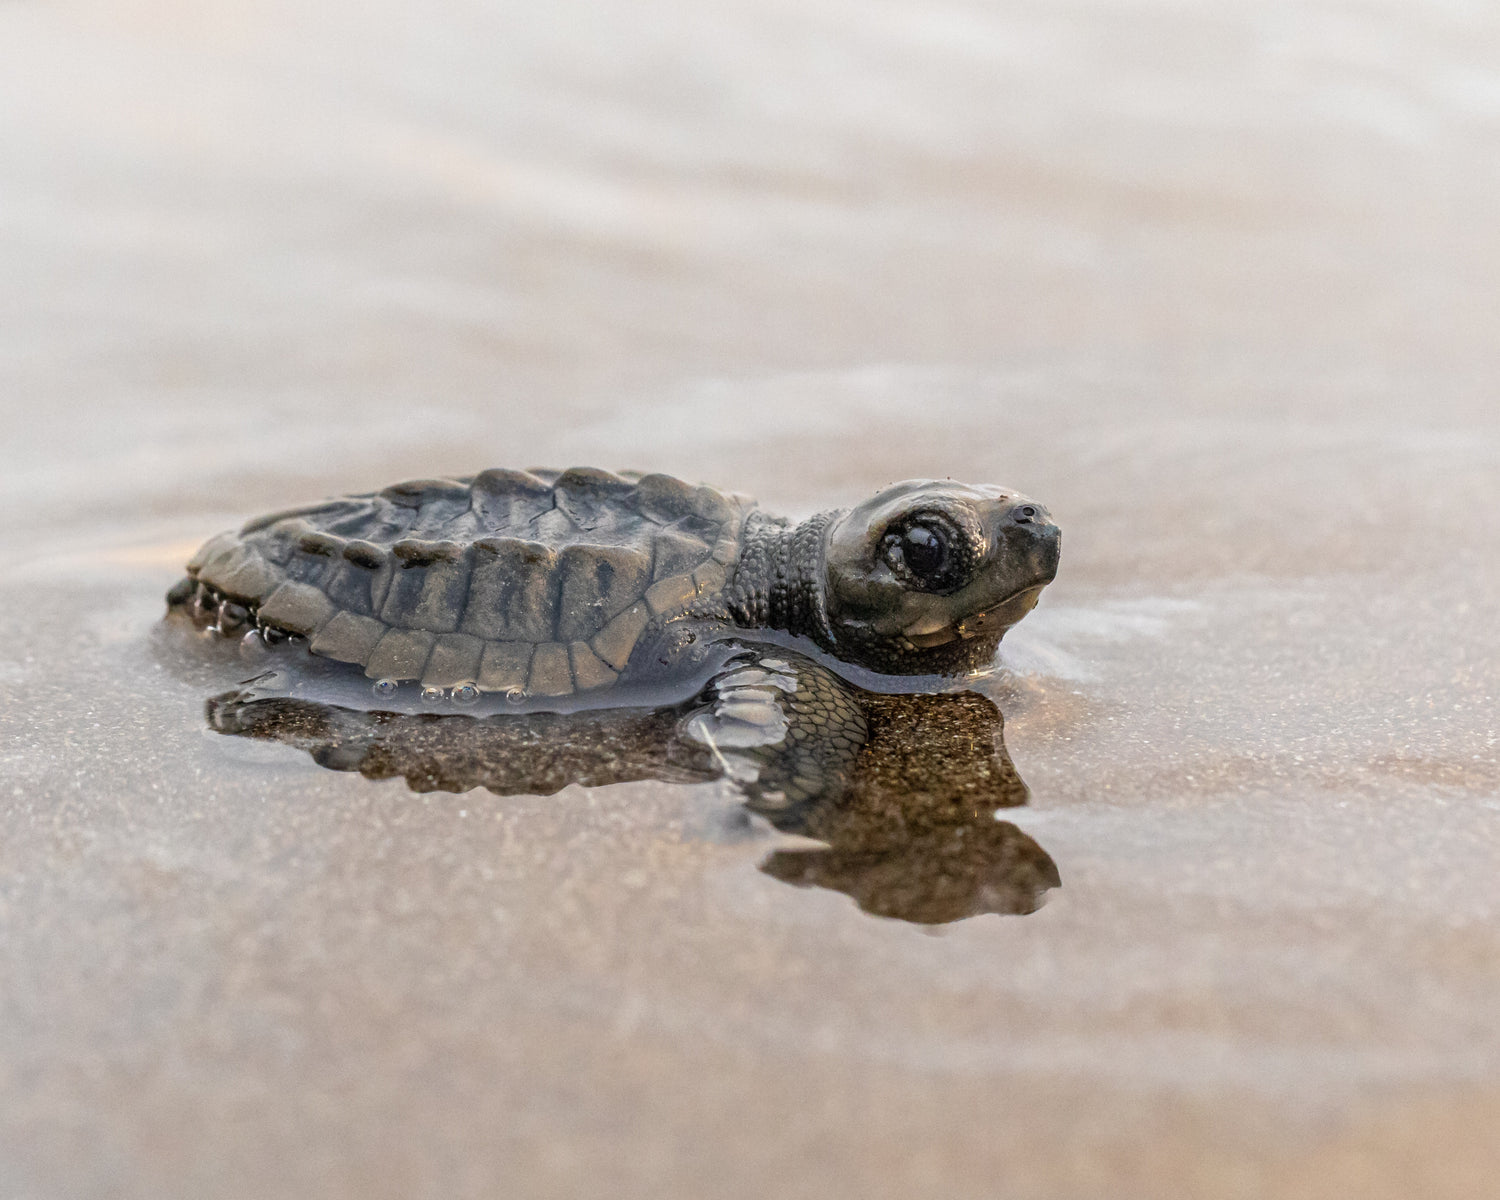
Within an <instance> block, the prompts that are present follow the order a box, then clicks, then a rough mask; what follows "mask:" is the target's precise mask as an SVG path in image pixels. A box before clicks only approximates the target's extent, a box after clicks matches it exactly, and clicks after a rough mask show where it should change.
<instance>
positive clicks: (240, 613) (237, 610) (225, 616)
mask: <svg viewBox="0 0 1500 1200" xmlns="http://www.w3.org/2000/svg"><path fill="white" fill-rule="evenodd" d="M249 616H250V613H249V611H248V610H247V609H246V608H245V606H244V605H243V604H236V603H235V602H234V601H233V600H225V601H222V602H221V603H220V604H219V632H220V633H222V634H223V635H224V636H225V637H230V636H232V635H234V634H236V633H238V632H239V631H240V630H241V629H243V628H244V625H245V621H246V620H247V619H248V618H249Z"/></svg>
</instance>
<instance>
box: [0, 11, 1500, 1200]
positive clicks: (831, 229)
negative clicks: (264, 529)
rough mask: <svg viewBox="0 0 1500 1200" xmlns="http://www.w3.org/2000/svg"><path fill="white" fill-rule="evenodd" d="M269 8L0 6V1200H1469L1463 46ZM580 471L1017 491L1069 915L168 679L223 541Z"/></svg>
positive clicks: (1485, 160)
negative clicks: (542, 1199)
mask: <svg viewBox="0 0 1500 1200" xmlns="http://www.w3.org/2000/svg"><path fill="white" fill-rule="evenodd" d="M304 8H305V6H304V7H302V8H299V7H293V6H277V5H270V6H267V5H261V6H257V7H254V8H251V7H248V6H243V5H236V4H230V3H213V4H207V5H205V4H201V3H200V4H196V5H192V6H187V5H176V4H171V3H165V2H160V0H150V2H146V0H141V2H132V3H126V4H112V5H108V6H106V5H98V4H90V3H64V4H49V5H45V6H44V5H38V4H30V3H24V2H22V3H13V4H10V5H7V6H4V7H0V278H3V279H4V280H5V281H6V284H7V286H5V287H4V288H3V289H0V385H3V386H0V404H3V406H4V428H5V431H6V448H7V450H9V451H10V453H9V454H8V455H7V470H6V472H5V473H4V475H3V476H0V500H3V504H4V507H5V511H6V514H7V517H8V519H7V520H6V521H5V522H4V523H3V527H0V545H3V549H4V551H5V555H6V561H7V562H8V564H9V569H8V570H7V571H6V572H5V573H4V576H3V577H0V689H3V695H4V698H5V703H4V705H3V708H0V797H3V798H4V800H5V803H4V805H3V808H0V822H3V824H0V947H3V951H0V959H3V961H4V963H5V964H6V969H5V972H4V984H3V986H0V1086H3V1088H4V1096H5V1103H4V1105H3V1106H0V1192H4V1193H5V1194H7V1195H16V1196H26V1197H33V1196H37V1197H40V1196H55V1195H67V1196H106V1195H107V1196H119V1195H132V1196H134V1195H139V1196H148V1195H149V1196H164V1195H183V1196H188V1195H192V1196H201V1195H215V1196H239V1195H245V1196H257V1197H260V1196H265V1195H268V1194H279V1193H286V1194H304V1195H305V1194H326V1195H351V1196H353V1195H359V1196H384V1195H390V1196H397V1195H400V1196H412V1195H433V1196H437V1195H441V1196H455V1195H491V1194H495V1192H496V1191H497V1190H504V1191H506V1192H507V1193H509V1194H523V1195H538V1196H540V1195H579V1194H599V1195H602V1194H611V1195H645V1194H651V1195H663V1194H665V1195H683V1196H697V1195H704V1194H715V1195H746V1196H748V1195H764V1194H778V1195H787V1196H798V1195H808V1196H812V1195H818V1196H835V1195H849V1196H860V1197H868V1196H881V1195H890V1196H909V1195H914V1194H927V1193H937V1192H939V1191H941V1192H942V1193H944V1194H949V1195H956V1196H990V1195H995V1194H998V1193H1002V1192H1003V1193H1004V1194H1005V1195H1008V1196H1017V1197H1026V1196H1044V1195H1045V1196H1058V1195H1065V1196H1067V1195H1079V1196H1090V1195H1110V1196H1118V1197H1131V1196H1142V1197H1145V1196H1156V1195H1161V1194H1166V1193H1170V1194H1173V1195H1193V1196H1200V1195H1201V1196H1212V1197H1220V1196H1234V1197H1239V1196H1259V1195H1276V1196H1286V1197H1298V1196H1322V1195H1330V1194H1357V1195H1360V1196H1364V1197H1381V1196H1408V1195H1412V1194H1420V1195H1423V1196H1481V1195H1488V1194H1489V1192H1490V1191H1491V1190H1492V1180H1493V1178H1494V1176H1495V1172H1496V1170H1497V1168H1500V1162H1497V1158H1496V1151H1495V1150H1494V1149H1493V1148H1492V1145H1491V1142H1492V1138H1491V1136H1490V1135H1491V1131H1492V1129H1493V1127H1494V1124H1495V1121H1496V1119H1497V1118H1500V1083H1497V1079H1500V1028H1497V1019H1496V1017H1495V1009H1496V1006H1495V1002H1494V997H1495V995H1496V992H1497V985H1500V883H1497V871H1496V868H1497V865H1500V756H1497V750H1496V731H1495V722H1494V717H1493V710H1494V695H1495V692H1494V688H1495V686H1496V685H1495V680H1496V678H1497V668H1500V632H1497V631H1500V619H1497V618H1500V611H1497V610H1500V553H1497V551H1500V544H1497V542H1500V535H1497V532H1496V523H1495V521H1494V519H1493V514H1494V512H1495V511H1496V508H1497V505H1500V406H1497V404H1496V401H1495V395H1496V384H1497V376H1500V367H1497V363H1496V360H1495V356H1494V352H1493V347H1494V345H1495V344H1496V335H1497V333H1500V328H1497V326H1500V312H1497V302H1496V299H1495V298H1496V296H1497V295H1500V288H1497V286H1496V285H1497V283H1500V238H1497V236H1496V234H1495V232H1494V230H1495V225H1494V222H1493V221H1492V220H1491V219H1490V215H1491V214H1492V213H1493V211H1494V208H1495V202H1496V200H1497V198H1500V197H1497V191H1500V187H1497V184H1500V180H1497V167H1496V163H1497V162H1500V158H1497V156H1496V154H1495V153H1494V151H1495V146H1496V141H1497V137H1500V125H1497V122H1500V74H1497V72H1496V65H1495V64H1496V62H1497V61H1500V60H1497V51H1500V18H1497V17H1496V16H1495V15H1493V14H1492V13H1491V12H1490V10H1489V9H1488V8H1486V7H1484V6H1480V5H1472V4H1467V3H1459V2H1456V0H1455V2H1452V3H1425V4H1422V5H1416V4H1401V3H1396V2H1394V0H1384V2H1376V0H1369V2H1367V3H1361V4H1352V5H1351V4H1339V5H1334V4H1331V3H1327V4H1325V3H1312V4H1306V3H1302V4H1296V5H1291V4H1286V5H1281V4H1270V5H1267V4H1255V5H1251V4H1248V3H1238V2H1236V3H1230V2H1229V0H1218V2H1216V3H1213V4H1208V5H1200V6H1195V7H1191V8H1187V7H1183V6H1181V5H1177V4H1172V3H1167V2H1166V0H1128V2H1126V3H1123V4H1109V5H1105V4H1100V3H1096V2H1094V0H1079V2H1077V3H1066V4H1047V5H1037V4H1026V3H1005V4H1000V5H980V4H970V3H965V2H963V0H959V2H957V3H952V4H946V5H938V6H933V5H920V6H919V5H915V4H905V3H897V2H893V3H886V4H875V5H852V4H845V3H839V2H834V0H829V2H826V3H818V4H814V5H809V4H806V3H802V4H795V5H794V4H790V3H780V2H773V3H764V2H762V3H757V4H754V5H751V4H739V3H732V2H730V3H722V4H714V5H710V6H706V7H705V6H703V5H696V6H693V5H683V4H678V3H672V2H669V0H653V2H651V3H645V4H640V5H632V6H629V7H620V8H616V9H613V10H608V9H606V10H599V9H596V8H594V7H592V6H586V5H576V4H570V3H561V4H551V5H546V6H519V5H504V4H492V5H479V4H460V5H454V6H450V8H449V9H447V10H446V11H445V12H443V13H442V14H438V15H433V14H422V15H418V14H416V13H415V12H407V11H404V10H400V9H398V8H397V7H395V6H387V5H382V4H378V3H377V4H374V5H368V4H367V5H363V6H361V7H360V8H359V9H358V10H357V11H356V10H354V9H352V8H349V7H347V6H341V5H337V4H334V5H329V4H323V5H318V6H313V8H314V11H304ZM570 463H595V464H598V465H603V466H619V467H632V466H633V467H646V468H651V469H660V470H666V471H672V472H675V473H677V474H681V475H685V476H687V477H690V478H694V479H703V480H706V481H709V482H712V483H716V484H720V485H723V486H726V487H732V488H736V489H740V490H744V491H748V492H751V493H753V494H755V495H757V496H759V497H760V498H761V500H762V502H763V503H764V504H765V505H766V506H767V507H769V508H771V509H772V510H781V511H787V512H793V513H805V512H811V511H815V510H816V509H818V508H820V507H823V506H826V505H830V504H840V503H848V502H850V501H852V500H854V499H856V498H858V497H859V496H861V495H863V494H865V493H867V492H868V491H870V490H873V489H874V488H876V487H878V486H880V485H882V484H884V483H886V482H888V481H890V480H892V479H896V478H902V477H909V476H918V475H932V476H938V477H941V476H952V477H955V478H959V479H969V480H990V481H996V482H1003V483H1006V484H1009V485H1012V486H1015V487H1018V488H1020V489H1022V490H1024V491H1026V492H1028V493H1030V494H1032V495H1035V496H1038V497H1039V498H1041V499H1043V500H1045V501H1046V503H1047V504H1048V505H1049V507H1050V508H1051V509H1052V511H1053V512H1054V514H1055V515H1056V516H1057V518H1058V520H1059V522H1060V523H1061V524H1062V526H1063V528H1064V530H1065V534H1066V542H1065V553H1064V560H1063V570H1062V573H1061V575H1060V577H1059V579H1058V581H1057V582H1056V583H1055V584H1054V585H1053V586H1052V587H1051V588H1049V589H1048V591H1047V593H1046V594H1045V595H1044V597H1043V601H1042V604H1041V606H1040V607H1039V608H1038V610H1037V611H1036V612H1035V613H1033V614H1032V615H1031V616H1029V617H1028V618H1027V619H1026V621H1025V622H1023V623H1022V624H1021V625H1020V626H1019V627H1017V629H1016V630H1015V631H1014V632H1013V633H1012V634H1011V635H1009V636H1008V638H1007V640H1006V643H1005V646H1004V648H1003V652H1002V658H1003V660H1004V663H1005V665H1006V667H1007V672H1006V673H1004V674H1002V675H999V676H997V677H995V678H994V679H992V680H991V681H989V682H987V683H986V684H984V685H983V690H984V691H985V693H986V694H987V695H988V696H989V697H990V698H991V699H992V700H994V701H995V702H996V703H997V704H998V706H999V709H1000V710H1001V711H1002V712H1003V713H1004V714H1005V744H1006V746H1007V747H1008V750H1009V753H1010V755H1011V756H1013V758H1014V760H1015V764H1016V767H1017V769H1018V771H1019V773H1020V776H1021V777H1022V778H1023V779H1024V780H1025V781H1026V783H1027V784H1028V785H1029V787H1030V790H1031V802H1030V804H1029V805H1028V806H1026V807H1025V808H1021V809H1015V810H1011V811H1010V812H1008V813H1007V819H1008V820H1010V821H1012V822H1013V824H1014V826H1015V827H1016V828H1017V829H1018V830H1019V831H1020V832H1021V834H1023V835H1024V836H1025V837H1026V838H1028V839H1030V840H1031V841H1032V842H1033V843H1034V844H1036V845H1038V846H1040V847H1042V848H1044V850H1045V852H1046V854H1047V855H1049V856H1050V858H1051V860H1052V861H1053V862H1055V864H1056V867H1057V870H1058V873H1059V875H1060V877H1061V879H1062V886H1061V887H1059V888H1055V889H1053V890H1051V891H1049V892H1048V893H1047V895H1046V901H1047V902H1046V904H1045V905H1044V906H1043V907H1041V908H1040V909H1039V911H1037V912H1035V913H1033V914H1032V915H1029V916H1024V917H1020V916H998V915H986V916H981V917H976V918H973V919H969V920H965V921H960V922H957V923H955V924H952V925H948V926H944V927H943V929H944V930H945V932H943V934H942V936H929V935H927V934H924V933H923V932H922V931H921V930H919V929H918V928H916V927H914V926H912V925H910V924H907V923H903V922H901V921H897V920H890V919H882V918H877V917H873V916H871V915H869V914H867V913H866V912H863V911H861V909H860V908H859V907H858V905H857V904H856V903H855V901H854V900H852V899H850V898H849V897H848V896H846V895H844V894H841V893H840V892H838V891H837V890H835V889H831V888H826V887H825V888H793V887H788V886H786V884H785V883H784V882H783V881H781V880H779V879H777V878H773V877H772V876H771V875H770V874H768V873H766V872H764V871H761V870H759V869H758V867H759V865H760V864H761V863H762V862H763V861H765V860H766V858H767V855H768V854H773V853H775V852H777V850H778V849H793V848H801V849H803V850H805V849H807V848H808V846H807V843H805V842H802V841H787V842H783V841H781V840H778V839H781V838H783V837H784V836H785V835H782V834H776V833H767V832H764V831H762V833H761V834H760V835H758V836H750V837H730V836H724V835H723V834H722V832H721V831H720V830H719V829H718V827H717V826H716V825H715V823H714V819H713V814H715V813H717V812H720V811H721V810H722V804H721V803H720V802H721V801H722V799H723V797H722V795H721V794H720V793H719V792H717V791H715V790H714V789H715V788H716V787H718V785H716V784H714V783H702V784H692V783H674V784H663V783H659V782H651V781H646V780H640V781H635V782H623V783H618V784H610V785H607V786H601V787H596V788H590V789H582V788H577V787H571V788H567V789H564V790H563V791H562V792H560V793H558V794H557V795H555V796H550V797H527V796H514V797H507V798H503V799H502V798H498V797H495V796H492V795H490V794H489V793H487V792H484V791H474V792H468V793H463V794H445V793H431V794H422V795H418V794H414V793H412V792H411V791H409V790H408V789H407V788H406V787H405V785H404V784H402V783H400V782H397V781H390V782H385V783H376V782H371V781H370V780H367V779H365V778H363V777H361V776H360V775H358V774H355V773H350V772H335V771H327V770H323V769H321V768H319V767H318V766H316V765H315V764H314V763H313V762H312V761H311V760H310V759H309V758H308V756H307V755H306V754H305V753H303V752H302V751H300V750H296V749H293V748H289V747H284V746H276V745H272V744H269V743H260V742H256V741H253V740H249V739H242V738H227V737H222V736H218V735H216V734H214V733H212V732H211V731H210V730H209V729H208V728H207V726H206V725H205V723H204V719H203V700H204V698H205V697H206V696H208V695H210V694H213V693H214V691H215V690H222V679H221V677H220V676H219V675H217V674H216V673H215V672H216V671H218V669H219V668H218V667H217V666H215V665H214V664H213V663H210V662H207V661H199V660H197V659H195V658H194V656H192V655H190V654H189V655H184V656H182V657H180V658H179V659H178V660H176V661H175V663H168V662H167V661H164V658H163V652H162V648H161V645H160V640H159V633H158V632H157V631H158V621H159V619H160V615H161V596H162V593H163V592H164V591H165V590H166V588H167V587H168V586H170V584H171V583H172V582H173V581H174V580H175V579H176V577H177V574H178V571H179V568H180V565H181V563H182V561H183V560H184V559H185V558H186V556H187V555H188V554H189V553H190V552H191V550H192V549H193V548H194V547H195V546H196V545H197V543H198V542H200V541H201V540H202V539H203V538H204V537H205V536H207V535H208V534H210V533H213V532H215V531H217V530H218V529H221V528H224V527H227V526H229V525H230V524H232V523H233V522H235V521H236V520H238V519H239V518H241V517H243V516H244V515H246V514H249V513H253V512H258V511H263V510H267V509H271V508H276V507H280V506H283V505H286V504H289V503H294V502H298V501H304V500H313V499H317V498H319V497H321V496H323V495H326V494H329V493H332V492H337V491H342V490H365V489H368V488H371V487H378V486H381V485H383V484H385V483H388V482H391V481H393V480H396V479H400V478H406V477H416V476H423V475H431V474H452V473H462V472H470V471H473V470H477V469H480V468H483V467H486V466H490V465H500V464H504V465H523V466H524V465H530V464H554V465H567V464H570Z"/></svg>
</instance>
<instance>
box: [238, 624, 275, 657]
mask: <svg viewBox="0 0 1500 1200" xmlns="http://www.w3.org/2000/svg"><path fill="white" fill-rule="evenodd" d="M270 652H271V647H269V646H267V645H266V640H265V638H263V637H261V636H260V630H259V629H252V630H249V631H248V632H247V633H246V634H245V636H244V637H242V638H240V657H241V658H243V659H244V660H245V661H246V662H259V661H260V660H261V659H263V658H265V656H266V655H267V654H269V653H270Z"/></svg>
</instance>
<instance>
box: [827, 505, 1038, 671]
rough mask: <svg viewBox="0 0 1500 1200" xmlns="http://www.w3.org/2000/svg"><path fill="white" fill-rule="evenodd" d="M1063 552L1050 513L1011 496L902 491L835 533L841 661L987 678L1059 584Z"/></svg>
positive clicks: (835, 633) (861, 510) (845, 521)
mask: <svg viewBox="0 0 1500 1200" xmlns="http://www.w3.org/2000/svg"><path fill="white" fill-rule="evenodd" d="M1061 543H1062V534H1061V531H1059V529H1058V528H1057V526H1056V525H1054V524H1053V523H1052V519H1051V517H1050V516H1049V515H1048V513H1047V510H1046V509H1045V508H1043V507H1042V506H1041V505H1040V504H1038V503H1037V502H1036V501H1035V500H1030V499H1028V498H1027V497H1025V496H1021V495H1018V494H1017V493H1015V492H1012V491H1007V490H1006V489H1004V488H999V487H991V486H988V485H979V486H973V485H970V484H963V483H952V482H946V481H945V482H937V481H934V480H921V479H918V480H908V481H907V482H905V483H898V484H894V485H893V486H891V487H888V488H886V489H885V490H884V491H882V492H880V493H878V494H877V495H875V496H873V497H871V498H870V499H869V500H866V501H865V502H864V503H863V504H861V505H859V506H858V507H857V508H853V509H851V510H849V511H848V512H846V513H843V514H841V515H840V516H838V517H837V518H836V519H835V520H834V521H833V522H832V523H831V525H830V526H829V529H828V533H827V540H826V541H825V543H824V547H825V549H824V564H823V580H822V583H823V602H824V609H825V614H826V618H827V630H828V634H829V636H830V637H831V638H832V640H833V642H834V646H833V651H834V653H835V654H837V655H838V656H839V657H840V658H844V659H846V660H848V661H851V662H856V663H859V664H860V665H861V666H865V667H869V668H870V669H872V670H875V671H880V672H884V673H886V674H895V675H924V674H957V673H961V672H966V671H973V670H978V669H980V668H982V667H985V666H987V665H989V662H990V660H991V659H992V658H993V657H994V654H995V648H996V646H998V645H999V643H1000V639H1001V637H1002V636H1004V634H1005V631H1006V630H1007V629H1009V628H1010V627H1011V626H1012V625H1014V624H1015V623H1016V622H1017V621H1019V620H1020V619H1021V618H1022V617H1024V616H1025V615H1026V614H1027V613H1029V612H1030V611H1031V610H1032V609H1033V608H1034V607H1036V602H1037V598H1038V597H1039V596H1040V595H1041V591H1042V588H1044V587H1046V586H1047V584H1049V583H1050V582H1052V579H1053V577H1054V576H1055V575H1056V574H1057V563H1058V555H1059V551H1060V547H1061Z"/></svg>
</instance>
